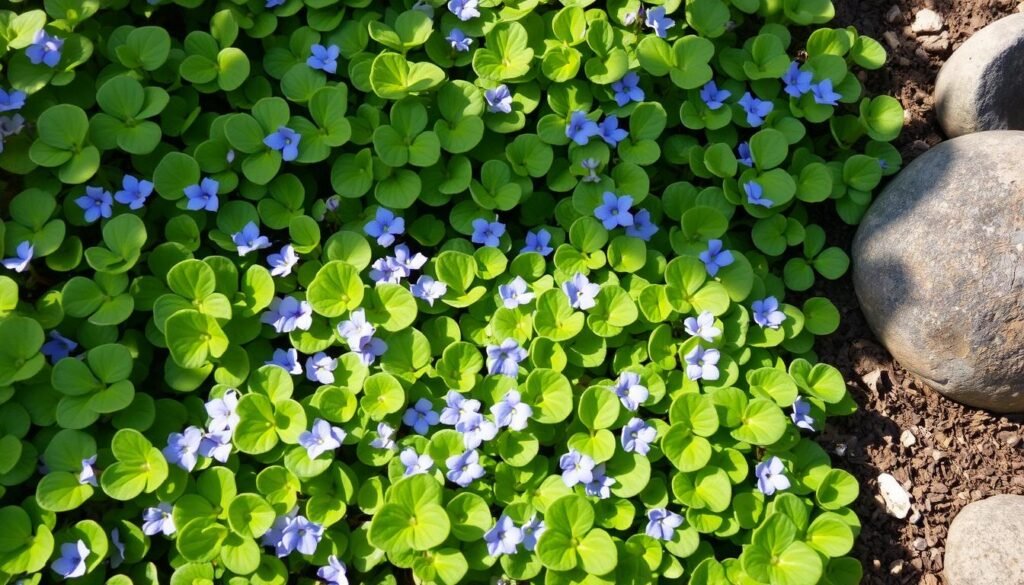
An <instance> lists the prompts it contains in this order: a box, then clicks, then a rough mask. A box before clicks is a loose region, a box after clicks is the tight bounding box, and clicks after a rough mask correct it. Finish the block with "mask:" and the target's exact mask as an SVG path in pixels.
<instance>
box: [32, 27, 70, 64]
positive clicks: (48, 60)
mask: <svg viewBox="0 0 1024 585" xmlns="http://www.w3.org/2000/svg"><path fill="white" fill-rule="evenodd" d="M63 47H64V39H62V38H60V37H57V36H54V35H49V34H46V31H44V30H42V29H40V30H38V31H36V35H35V36H34V37H32V44H31V45H29V46H28V47H27V48H26V49H25V56H26V57H28V60H29V62H30V63H32V64H33V65H40V64H41V65H46V66H47V67H49V68H50V69H53V68H54V67H56V66H57V63H59V62H60V51H61V48H63Z"/></svg>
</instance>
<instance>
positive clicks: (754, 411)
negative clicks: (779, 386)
mask: <svg viewBox="0 0 1024 585" xmlns="http://www.w3.org/2000/svg"><path fill="white" fill-rule="evenodd" d="M740 420H741V422H742V424H741V425H740V427H739V428H737V429H733V431H732V436H733V437H734V438H736V439H737V440H740V441H745V442H747V443H750V444H752V445H762V446H767V445H771V444H772V443H774V442H776V441H778V440H779V439H781V438H782V435H783V434H785V432H786V424H787V422H788V419H787V418H786V415H785V414H784V413H783V412H782V409H781V408H779V407H778V406H777V405H776V404H775V403H774V402H772V401H771V400H766V399H763V398H755V399H753V400H751V401H750V402H748V403H747V407H746V408H745V409H744V410H743V416H742V417H741V419H740Z"/></svg>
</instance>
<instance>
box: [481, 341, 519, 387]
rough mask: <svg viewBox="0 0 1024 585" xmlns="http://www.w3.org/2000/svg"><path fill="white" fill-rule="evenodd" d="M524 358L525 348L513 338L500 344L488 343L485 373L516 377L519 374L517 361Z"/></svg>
mask: <svg viewBox="0 0 1024 585" xmlns="http://www.w3.org/2000/svg"><path fill="white" fill-rule="evenodd" d="M525 359H526V350H525V349H523V348H522V347H520V346H519V342H518V341H516V340H515V339H512V338H509V339H506V340H505V341H503V342H501V345H488V346H487V373H488V374H491V375H494V374H501V375H502V376H508V377H510V378H516V377H517V376H519V362H521V361H523V360H525Z"/></svg>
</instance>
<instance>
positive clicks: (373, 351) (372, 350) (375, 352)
mask: <svg viewBox="0 0 1024 585" xmlns="http://www.w3.org/2000/svg"><path fill="white" fill-rule="evenodd" d="M352 351H354V352H356V355H358V356H359V360H360V361H362V362H363V365H366V366H371V365H373V362H375V361H377V358H379V357H380V356H382V355H384V354H385V353H386V352H387V351H388V344H386V343H384V341H382V340H380V339H378V338H376V337H364V338H362V339H360V340H359V343H358V344H357V345H356V346H355V347H353V348H352Z"/></svg>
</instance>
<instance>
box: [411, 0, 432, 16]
mask: <svg viewBox="0 0 1024 585" xmlns="http://www.w3.org/2000/svg"><path fill="white" fill-rule="evenodd" d="M412 9H413V10H419V11H420V12H422V13H423V14H426V15H427V16H429V17H430V18H431V19H433V18H434V7H433V6H431V5H430V4H429V3H428V2H427V0H416V3H415V4H413V5H412Z"/></svg>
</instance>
